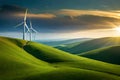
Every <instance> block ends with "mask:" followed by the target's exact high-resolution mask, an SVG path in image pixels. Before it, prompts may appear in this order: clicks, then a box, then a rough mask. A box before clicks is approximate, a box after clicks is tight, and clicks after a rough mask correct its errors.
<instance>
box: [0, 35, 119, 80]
mask: <svg viewBox="0 0 120 80" xmlns="http://www.w3.org/2000/svg"><path fill="white" fill-rule="evenodd" d="M89 79H91V80H120V66H119V65H113V64H109V63H104V62H100V61H96V60H92V59H87V58H84V57H79V56H76V55H72V54H69V53H67V52H63V51H60V50H58V49H55V48H52V47H49V46H46V45H42V44H38V43H34V42H27V41H24V40H19V39H11V38H5V37H0V80H89Z"/></svg>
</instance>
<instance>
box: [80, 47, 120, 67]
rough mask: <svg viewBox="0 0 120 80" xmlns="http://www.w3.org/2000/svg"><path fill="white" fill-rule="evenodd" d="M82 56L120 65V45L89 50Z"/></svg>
mask: <svg viewBox="0 0 120 80" xmlns="http://www.w3.org/2000/svg"><path fill="white" fill-rule="evenodd" d="M79 55H80V56H84V57H88V58H92V59H95V60H100V61H104V62H109V63H113V64H119V65H120V46H112V47H106V48H101V49H96V50H92V51H88V52H86V53H81V54H79Z"/></svg>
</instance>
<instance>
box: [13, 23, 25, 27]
mask: <svg viewBox="0 0 120 80" xmlns="http://www.w3.org/2000/svg"><path fill="white" fill-rule="evenodd" d="M23 23H24V22H22V23H20V24H18V25H16V26H14V27H19V26H21V25H23Z"/></svg>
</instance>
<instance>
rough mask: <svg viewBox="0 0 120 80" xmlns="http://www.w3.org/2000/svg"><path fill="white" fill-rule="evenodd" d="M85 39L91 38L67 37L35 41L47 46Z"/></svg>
mask: <svg viewBox="0 0 120 80" xmlns="http://www.w3.org/2000/svg"><path fill="white" fill-rule="evenodd" d="M87 40H91V38H77V39H68V40H44V41H43V40H36V41H35V42H38V43H42V44H45V45H49V46H59V45H67V44H72V43H76V42H84V41H87Z"/></svg>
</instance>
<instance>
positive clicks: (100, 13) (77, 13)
mask: <svg viewBox="0 0 120 80" xmlns="http://www.w3.org/2000/svg"><path fill="white" fill-rule="evenodd" d="M116 12H117V11H114V12H113V11H101V10H74V9H61V10H59V11H57V12H56V13H57V14H60V15H68V16H72V17H77V16H81V15H95V16H105V17H114V18H120V14H118V13H116Z"/></svg>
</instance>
